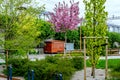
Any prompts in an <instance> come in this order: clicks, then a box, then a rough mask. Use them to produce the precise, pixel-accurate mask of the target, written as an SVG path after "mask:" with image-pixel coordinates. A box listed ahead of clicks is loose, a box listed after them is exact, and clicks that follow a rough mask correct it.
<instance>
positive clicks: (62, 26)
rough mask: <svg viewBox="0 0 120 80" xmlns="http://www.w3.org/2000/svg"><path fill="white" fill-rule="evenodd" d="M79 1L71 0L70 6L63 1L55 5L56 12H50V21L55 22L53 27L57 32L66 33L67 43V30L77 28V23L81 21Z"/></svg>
mask: <svg viewBox="0 0 120 80" xmlns="http://www.w3.org/2000/svg"><path fill="white" fill-rule="evenodd" d="M78 5H79V2H74V1H70V6H68V4H66V3H65V2H64V1H63V3H60V2H59V3H58V5H57V4H56V5H55V8H54V12H50V18H49V19H50V20H49V21H50V22H51V23H52V24H53V28H54V30H55V31H56V32H64V33H65V43H66V42H67V37H66V34H67V31H68V30H73V29H76V28H77V25H78V24H79V23H80V22H81V18H79V7H78Z"/></svg>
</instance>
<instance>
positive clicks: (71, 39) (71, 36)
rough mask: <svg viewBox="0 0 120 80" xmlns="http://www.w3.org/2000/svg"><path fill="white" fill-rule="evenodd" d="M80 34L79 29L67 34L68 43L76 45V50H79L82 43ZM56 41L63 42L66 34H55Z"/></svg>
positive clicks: (69, 31)
mask: <svg viewBox="0 0 120 80" xmlns="http://www.w3.org/2000/svg"><path fill="white" fill-rule="evenodd" d="M79 35H80V33H79V27H78V28H77V29H75V30H68V32H67V35H66V36H67V42H68V43H74V46H75V49H79V45H80V44H79V43H80V42H79V41H80V36H79ZM54 38H55V39H58V40H63V41H64V33H62V32H59V33H56V34H55V37H54Z"/></svg>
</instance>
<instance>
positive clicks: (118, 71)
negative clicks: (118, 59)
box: [110, 63, 120, 79]
mask: <svg viewBox="0 0 120 80" xmlns="http://www.w3.org/2000/svg"><path fill="white" fill-rule="evenodd" d="M110 75H111V76H112V77H113V78H116V79H120V63H119V64H117V65H116V66H114V67H112V71H111V72H110Z"/></svg>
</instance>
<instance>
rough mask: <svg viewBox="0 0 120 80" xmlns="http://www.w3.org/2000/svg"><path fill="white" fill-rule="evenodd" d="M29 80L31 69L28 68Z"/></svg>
mask: <svg viewBox="0 0 120 80" xmlns="http://www.w3.org/2000/svg"><path fill="white" fill-rule="evenodd" d="M28 80H30V69H28Z"/></svg>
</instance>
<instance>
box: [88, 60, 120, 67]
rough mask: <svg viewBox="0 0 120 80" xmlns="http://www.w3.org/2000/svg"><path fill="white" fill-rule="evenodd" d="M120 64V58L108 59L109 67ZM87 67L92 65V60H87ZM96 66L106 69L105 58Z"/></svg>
mask: <svg viewBox="0 0 120 80" xmlns="http://www.w3.org/2000/svg"><path fill="white" fill-rule="evenodd" d="M119 64H120V59H108V68H113V67H116V66H117V65H119ZM87 67H91V65H90V62H89V61H88V60H87ZM96 68H101V69H105V60H99V62H98V64H97V65H96Z"/></svg>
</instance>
